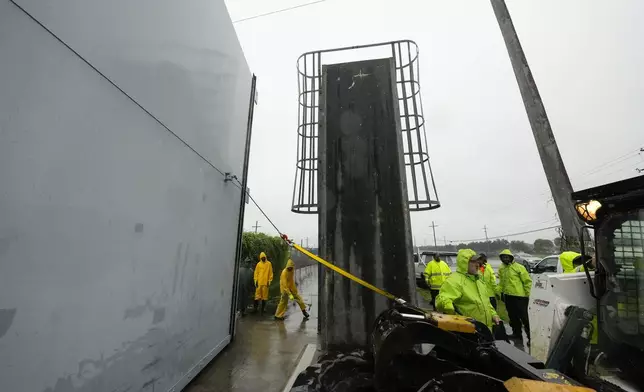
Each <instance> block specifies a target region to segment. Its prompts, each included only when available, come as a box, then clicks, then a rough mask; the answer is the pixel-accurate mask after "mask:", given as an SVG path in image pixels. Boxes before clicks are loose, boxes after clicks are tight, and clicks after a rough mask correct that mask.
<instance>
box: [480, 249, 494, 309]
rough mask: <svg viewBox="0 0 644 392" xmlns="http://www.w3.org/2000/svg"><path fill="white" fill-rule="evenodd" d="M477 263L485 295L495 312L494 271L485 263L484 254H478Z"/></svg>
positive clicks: (485, 257)
mask: <svg viewBox="0 0 644 392" xmlns="http://www.w3.org/2000/svg"><path fill="white" fill-rule="evenodd" d="M479 263H480V264H481V267H480V269H479V270H480V273H481V280H482V281H483V283H484V284H485V288H486V289H487V295H488V297H490V303H491V304H492V307H493V308H494V310H496V291H497V288H496V275H495V274H494V269H493V268H492V266H491V265H490V263H488V262H487V255H486V254H485V253H479Z"/></svg>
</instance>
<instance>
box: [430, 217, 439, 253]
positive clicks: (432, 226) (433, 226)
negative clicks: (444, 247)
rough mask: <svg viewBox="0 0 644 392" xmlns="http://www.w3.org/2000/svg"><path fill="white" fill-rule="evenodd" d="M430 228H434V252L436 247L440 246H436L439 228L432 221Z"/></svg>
mask: <svg viewBox="0 0 644 392" xmlns="http://www.w3.org/2000/svg"><path fill="white" fill-rule="evenodd" d="M429 227H431V228H432V233H434V250H436V247H437V246H438V245H436V228H437V227H438V226H437V225H435V224H434V221H432V225H431V226H429Z"/></svg>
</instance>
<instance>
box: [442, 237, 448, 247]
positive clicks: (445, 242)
mask: <svg viewBox="0 0 644 392" xmlns="http://www.w3.org/2000/svg"><path fill="white" fill-rule="evenodd" d="M443 243H444V244H445V246H447V237H446V236H443Z"/></svg>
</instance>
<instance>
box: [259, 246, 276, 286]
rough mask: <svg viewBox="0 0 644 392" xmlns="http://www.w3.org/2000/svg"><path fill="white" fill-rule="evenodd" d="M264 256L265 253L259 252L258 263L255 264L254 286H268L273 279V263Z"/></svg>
mask: <svg viewBox="0 0 644 392" xmlns="http://www.w3.org/2000/svg"><path fill="white" fill-rule="evenodd" d="M262 257H264V258H266V253H264V252H262V253H260V254H259V263H257V265H256V266H255V286H268V285H270V284H271V282H272V281H273V264H271V262H270V261H268V259H266V261H262Z"/></svg>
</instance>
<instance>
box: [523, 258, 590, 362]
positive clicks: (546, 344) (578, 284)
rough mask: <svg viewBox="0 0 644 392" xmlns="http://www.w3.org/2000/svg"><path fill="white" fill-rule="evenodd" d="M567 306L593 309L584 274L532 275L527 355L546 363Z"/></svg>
mask: <svg viewBox="0 0 644 392" xmlns="http://www.w3.org/2000/svg"><path fill="white" fill-rule="evenodd" d="M548 258H550V259H552V257H548ZM544 260H545V259H544ZM556 260H558V258H556ZM549 261H551V260H549ZM555 268H556V265H555ZM571 305H575V306H579V307H583V308H585V309H593V308H594V306H595V300H594V299H593V298H592V297H591V296H590V295H588V281H587V278H586V274H585V273H583V272H579V273H574V274H557V273H542V274H537V275H534V276H533V277H532V291H531V292H530V303H529V305H528V315H529V317H530V336H531V337H532V342H531V345H530V355H532V356H533V357H535V358H536V359H538V360H540V361H542V362H543V363H546V362H547V360H548V355H549V354H550V352H551V348H552V347H553V346H554V344H555V343H556V341H557V338H558V337H559V334H560V332H561V329H562V327H563V325H564V323H565V321H566V314H565V313H566V309H568V307H569V306H571Z"/></svg>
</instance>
